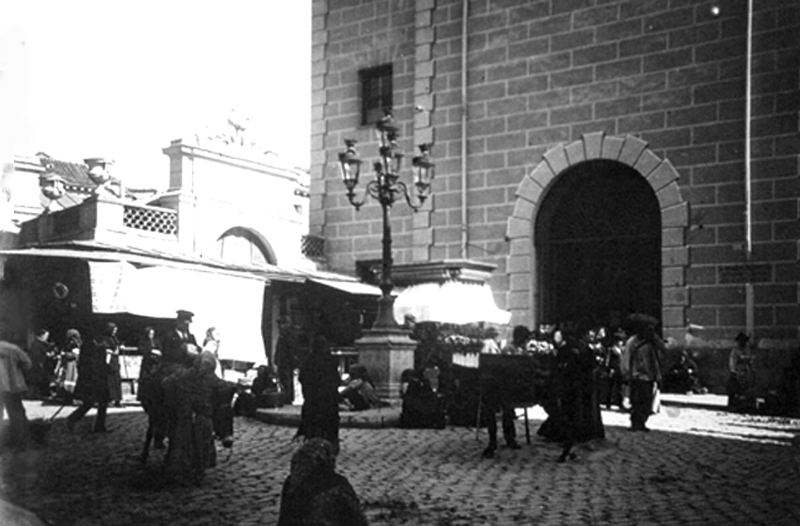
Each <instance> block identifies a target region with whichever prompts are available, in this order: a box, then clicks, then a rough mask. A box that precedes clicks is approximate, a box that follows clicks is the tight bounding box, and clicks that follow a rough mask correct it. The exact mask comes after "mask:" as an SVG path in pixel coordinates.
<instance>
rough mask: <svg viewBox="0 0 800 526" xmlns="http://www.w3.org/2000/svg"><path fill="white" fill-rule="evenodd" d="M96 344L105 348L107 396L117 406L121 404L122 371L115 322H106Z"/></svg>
mask: <svg viewBox="0 0 800 526" xmlns="http://www.w3.org/2000/svg"><path fill="white" fill-rule="evenodd" d="M97 345H98V346H99V347H101V348H102V349H105V353H106V363H107V364H108V398H109V402H110V403H112V404H114V406H116V407H119V406H120V405H121V404H122V372H121V367H120V357H119V348H120V341H119V338H117V324H116V323H114V322H108V323H107V324H106V327H105V331H104V332H103V336H102V337H100V339H99V340H98V342H97Z"/></svg>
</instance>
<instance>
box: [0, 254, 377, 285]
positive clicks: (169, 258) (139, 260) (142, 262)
mask: <svg viewBox="0 0 800 526" xmlns="http://www.w3.org/2000/svg"><path fill="white" fill-rule="evenodd" d="M0 256H28V257H58V258H77V259H84V260H87V261H121V262H126V263H131V264H133V265H139V266H161V267H171V268H177V269H186V270H198V271H204V272H214V273H219V274H230V275H235V276H240V277H250V278H255V279H262V280H264V281H283V282H291V283H306V282H308V281H312V282H315V283H319V284H321V285H325V286H328V287H332V288H335V289H338V290H342V291H345V292H349V293H351V294H361V295H373V296H374V295H380V294H381V290H380V289H379V288H378V287H376V286H374V285H368V284H366V283H362V282H360V281H358V280H357V279H356V278H354V277H352V276H348V275H345V274H339V273H336V272H330V271H324V270H313V269H288V268H284V267H280V266H277V265H269V264H266V265H258V266H256V265H242V264H236V263H230V262H226V261H220V260H216V259H213V258H207V257H199V256H195V255H191V254H178V253H173V252H165V251H161V250H156V249H142V248H135V247H119V246H116V245H111V244H108V243H102V242H99V241H80V240H76V241H63V242H57V243H46V244H40V245H36V246H31V247H24V248H18V249H8V250H0Z"/></svg>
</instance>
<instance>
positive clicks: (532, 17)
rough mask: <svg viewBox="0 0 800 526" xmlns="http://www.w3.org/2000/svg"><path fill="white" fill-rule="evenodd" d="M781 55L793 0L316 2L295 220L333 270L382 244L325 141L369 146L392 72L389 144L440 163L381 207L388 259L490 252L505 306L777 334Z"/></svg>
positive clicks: (785, 135)
mask: <svg viewBox="0 0 800 526" xmlns="http://www.w3.org/2000/svg"><path fill="white" fill-rule="evenodd" d="M798 57H800V5H798V4H797V2H795V1H793V0H753V2H752V11H751V10H750V9H749V8H748V2H747V1H745V0H732V1H725V2H707V1H702V2H697V1H688V0H643V1H639V0H636V1H629V0H625V1H621V0H542V1H528V2H524V1H513V0H392V1H389V0H382V1H373V0H314V1H313V51H312V61H313V62H312V64H313V66H312V75H313V82H312V86H313V94H312V103H313V110H312V120H313V122H312V124H313V126H312V167H311V203H310V208H311V210H310V232H311V234H314V235H319V236H322V237H324V238H325V239H326V252H327V257H328V262H329V263H330V265H331V266H332V267H333V268H334V269H336V270H341V271H345V272H353V269H354V267H355V263H356V261H359V260H368V259H375V258H377V257H379V254H380V248H381V244H380V235H381V213H380V212H381V210H380V207H379V206H378V205H377V204H376V203H374V202H372V203H370V204H367V205H365V206H364V207H362V209H361V210H360V211H358V212H356V210H355V209H354V208H353V207H352V206H351V205H350V204H349V203H348V201H347V198H346V195H345V191H344V187H343V185H342V183H341V182H340V180H339V177H338V171H337V154H338V152H340V151H341V150H342V149H343V148H344V139H346V138H353V139H356V140H357V141H358V148H359V152H360V153H361V155H362V157H364V158H365V160H367V159H369V157H370V156H372V157H377V149H376V147H375V146H376V140H375V136H374V133H373V130H372V127H371V126H370V125H369V118H368V115H367V114H366V113H365V111H366V110H365V108H366V106H368V105H369V103H370V101H369V100H368V99H370V98H372V97H373V95H374V85H375V84H374V81H371V80H370V79H371V78H372V77H371V76H370V75H371V74H372V73H373V72H375V71H383V72H386V71H387V70H388V71H389V76H388V81H389V85H390V86H391V88H390V94H391V96H390V97H389V98H388V99H387V98H384V99H382V101H383V102H382V104H383V105H384V106H385V107H388V108H390V109H391V110H392V112H393V114H394V117H395V119H396V120H397V121H398V123H399V124H400V130H401V131H400V144H401V146H402V147H403V148H404V149H405V151H406V153H407V154H409V155H410V154H411V153H412V150H413V149H414V147H415V145H418V144H422V143H432V144H433V148H432V156H433V158H434V160H435V162H436V179H435V181H434V185H433V196H432V198H431V199H429V201H428V203H427V204H426V206H425V207H424V208H423V210H422V211H420V212H419V213H417V214H413V213H412V212H411V210H410V209H408V208H407V207H405V206H404V205H403V204H398V205H396V206H395V207H394V209H393V210H392V214H393V219H392V228H393V232H394V238H393V249H394V258H395V262H396V263H412V262H421V261H435V260H441V259H447V258H470V259H475V260H480V261H485V262H487V263H492V264H495V265H497V270H496V271H495V272H494V274H493V276H492V280H491V285H492V288H493V289H494V292H495V296H496V298H495V299H496V301H497V304H498V306H500V307H501V308H505V309H508V310H510V311H512V313H513V318H512V324H517V323H522V324H526V325H529V326H536V325H538V324H539V323H552V322H557V321H562V320H564V319H567V318H573V319H574V318H587V317H590V318H592V319H593V320H594V321H596V322H598V323H614V321H615V320H616V319H618V318H619V317H621V316H624V315H626V314H627V313H629V312H633V311H636V312H645V313H647V314H650V315H653V316H656V317H658V318H659V319H660V320H661V322H662V326H663V329H664V333H665V335H666V336H668V337H672V338H674V339H675V340H676V341H678V342H684V341H685V342H690V341H697V334H691V332H692V331H690V330H689V329H688V328H689V327H696V328H698V327H700V328H702V329H700V332H699V334H700V336H699V337H700V340H701V341H702V342H704V344H705V345H708V346H718V347H725V346H729V345H730V343H731V339H732V338H733V336H734V335H735V334H737V333H738V332H739V331H747V332H750V333H753V334H754V336H755V340H756V341H757V342H759V345H760V346H761V347H762V348H783V349H789V348H793V347H794V346H796V345H797V341H798V318H799V317H800V309H799V308H798V196H799V195H800V183H799V182H798V153H800V135H798V110H799V109H800V102H799V101H800V58H798ZM365 79H366V80H365ZM370 82H373V84H372V85H371V84H370ZM381 82H384V83H385V82H386V78H384V80H382V81H381ZM384 87H385V84H384ZM379 91H380V90H379ZM385 95H386V93H385V91H384V92H383V96H384V97H385ZM365 166H369V163H365ZM405 177H408V175H406V176H405ZM367 178H369V174H367V177H366V178H365V179H367ZM361 187H362V188H361V190H362V191H363V187H364V183H362V184H361Z"/></svg>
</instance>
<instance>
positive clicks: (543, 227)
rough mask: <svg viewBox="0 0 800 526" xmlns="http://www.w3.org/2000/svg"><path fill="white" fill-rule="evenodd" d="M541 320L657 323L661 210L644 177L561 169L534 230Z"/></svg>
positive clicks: (589, 166) (600, 169) (593, 167)
mask: <svg viewBox="0 0 800 526" xmlns="http://www.w3.org/2000/svg"><path fill="white" fill-rule="evenodd" d="M534 228H535V230H534V245H535V250H536V254H537V267H538V268H537V273H536V275H537V276H538V286H537V288H538V290H539V291H540V302H539V306H538V308H539V316H537V317H538V318H539V319H540V320H542V321H543V322H549V323H553V322H560V321H565V320H571V321H591V322H593V323H596V324H610V325H616V324H618V323H619V322H620V321H621V320H622V319H623V317H624V316H625V315H627V314H628V313H631V312H642V313H647V314H650V315H652V316H654V317H656V318H658V319H660V318H661V305H662V302H661V207H660V205H659V201H658V198H657V197H656V193H655V192H654V191H653V188H652V186H651V185H650V183H648V181H647V179H645V178H644V177H642V175H641V174H640V173H639V172H638V171H636V170H635V169H633V168H632V167H630V166H628V165H626V164H623V163H620V162H617V161H611V160H603V159H598V160H590V161H585V162H581V163H577V164H575V165H573V166H570V167H569V168H567V169H566V170H565V171H563V172H562V173H561V174H560V175H559V177H558V178H557V179H556V180H555V181H554V182H553V184H552V186H551V187H550V188H549V190H548V191H547V192H546V194H545V195H544V196H543V197H542V200H541V203H540V207H539V212H538V213H537V214H536V219H535V225H534Z"/></svg>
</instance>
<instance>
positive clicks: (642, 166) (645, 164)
mask: <svg viewBox="0 0 800 526" xmlns="http://www.w3.org/2000/svg"><path fill="white" fill-rule="evenodd" d="M659 164H661V158H659V157H658V155H656V154H654V153H653V151H652V150H650V149H646V150H645V151H643V152H642V154H641V155H640V156H639V160H638V161H636V165H634V167H633V169H634V170H636V171H637V172H639V173H640V174H642V176H644V177H647V176H648V175H649V174H650V172H652V171H653V170H655V169H656V167H657V166H658V165H659Z"/></svg>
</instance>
